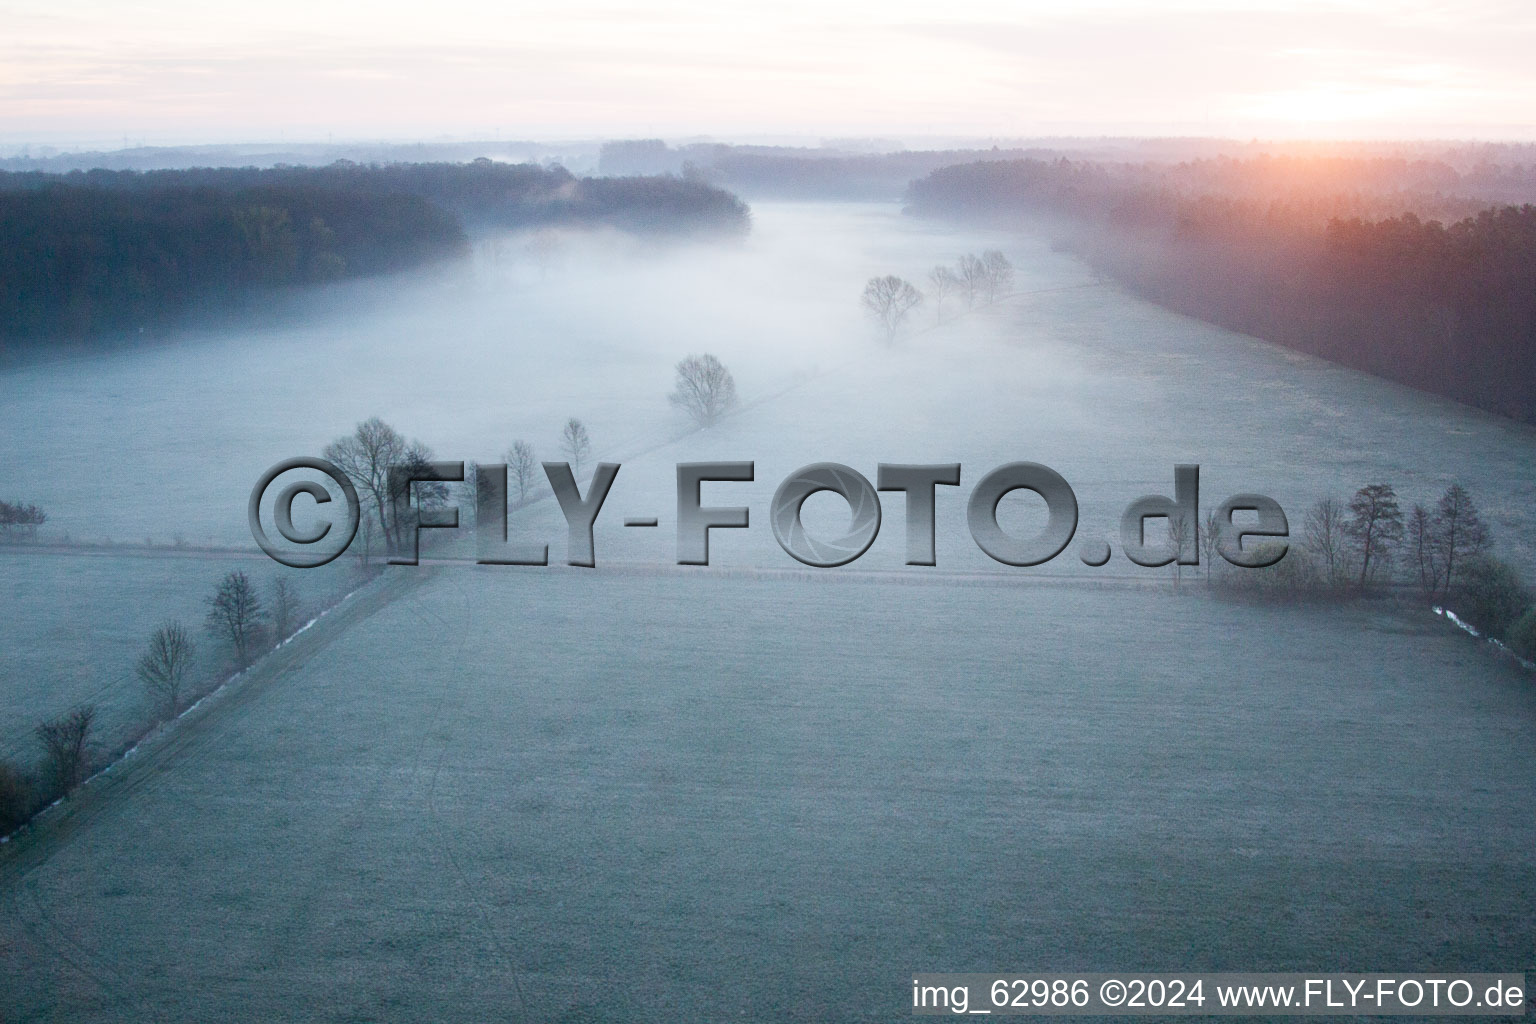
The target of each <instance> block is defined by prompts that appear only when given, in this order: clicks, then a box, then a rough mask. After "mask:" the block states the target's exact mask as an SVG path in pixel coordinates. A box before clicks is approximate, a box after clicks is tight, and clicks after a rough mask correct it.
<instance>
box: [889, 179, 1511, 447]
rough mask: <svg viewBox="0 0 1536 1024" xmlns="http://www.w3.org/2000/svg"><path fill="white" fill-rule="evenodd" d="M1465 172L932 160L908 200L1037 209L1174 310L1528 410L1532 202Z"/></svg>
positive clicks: (991, 210)
mask: <svg viewBox="0 0 1536 1024" xmlns="http://www.w3.org/2000/svg"><path fill="white" fill-rule="evenodd" d="M1488 177H1489V175H1487V174H1484V178H1485V179H1486V178H1488ZM1495 180H1498V179H1495ZM1502 180H1503V181H1504V183H1505V185H1506V187H1509V186H1510V183H1511V182H1512V181H1513V182H1518V181H1520V180H1523V178H1522V177H1521V176H1519V175H1515V176H1513V177H1511V176H1508V175H1506V176H1505V178H1504V179H1502ZM1459 183H1460V176H1459V175H1457V174H1456V172H1454V171H1451V170H1450V169H1449V168H1446V167H1444V166H1443V165H1436V164H1433V163H1415V162H1410V161H1403V160H1388V159H1383V160H1347V159H1339V160H1325V161H1306V160H1287V161H1277V160H1270V159H1263V160H1251V161H1232V160H1219V161H1196V162H1194V163H1191V164H1184V165H1179V166H1177V167H1173V168H1164V169H1158V168H1149V167H1135V168H1130V167H1117V166H1106V165H1098V164H1091V163H1081V162H1071V161H1064V160H1059V161H1051V162H1047V161H1036V160H1019V161H987V162H979V163H972V164H968V165H964V166H957V167H948V168H943V169H940V170H937V171H935V172H933V173H932V174H930V175H928V176H927V177H925V178H923V179H921V180H919V181H915V182H913V184H912V186H911V188H910V189H909V191H908V200H909V203H910V208H911V209H912V210H913V211H914V212H916V213H920V214H928V215H951V216H955V215H958V216H966V217H984V218H986V219H988V220H991V221H993V222H998V221H999V220H1001V221H1002V222H1004V223H1006V222H1008V221H1009V220H1010V219H1019V218H1033V219H1039V218H1045V219H1047V220H1048V221H1049V226H1050V228H1051V229H1052V230H1054V231H1055V232H1057V233H1058V234H1059V235H1060V236H1061V237H1062V238H1063V239H1064V244H1065V245H1066V246H1067V247H1068V248H1070V249H1071V250H1072V251H1074V252H1076V253H1078V254H1079V255H1081V256H1082V257H1083V258H1085V259H1086V260H1088V261H1089V262H1090V263H1091V264H1092V265H1093V266H1094V267H1095V268H1097V269H1099V270H1101V271H1102V272H1104V273H1106V274H1108V275H1109V276H1111V277H1113V278H1114V279H1116V280H1118V281H1120V282H1121V283H1123V284H1125V285H1126V286H1128V287H1130V288H1132V289H1133V290H1135V291H1136V292H1138V293H1139V294H1141V295H1143V296H1145V297H1147V298H1149V299H1152V300H1154V301H1156V302H1158V303H1161V304H1162V305H1165V306H1167V307H1168V308H1170V309H1174V310H1177V311H1178V312H1181V313H1185V314H1188V315H1191V316H1196V317H1200V318H1201V319H1205V320H1209V321H1211V322H1213V323H1218V324H1221V325H1223V326H1225V327H1230V328H1232V329H1234V330H1239V331H1243V332H1245V333H1248V334H1252V335H1255V336H1257V337H1261V338H1265V339H1267V340H1270V341H1274V342H1277V343H1279V344H1283V345H1287V346H1289V347H1292V348H1296V349H1299V350H1301V351H1304V352H1309V353H1312V354H1314V355H1318V356H1322V357H1324V358H1327V359H1330V360H1333V361H1336V362H1339V363H1342V364H1344V365H1347V366H1352V367H1355V368H1358V369H1361V370H1366V371H1368V372H1371V373H1375V374H1378V375H1380V376H1383V377H1387V378H1389V379H1392V380H1396V381H1400V382H1402V383H1405V384H1410V385H1413V386H1415V387H1419V388H1422V389H1424V390H1426V391H1431V392H1434V393H1437V394H1441V395H1446V396H1448V397H1451V398H1455V399H1458V400H1460V401H1463V402H1467V403H1469V404H1472V405H1476V406H1480V407H1482V408H1485V409H1489V410H1492V411H1494V412H1499V413H1503V414H1505V415H1508V416H1512V417H1515V418H1517V419H1522V420H1525V421H1526V422H1532V423H1536V206H1532V205H1528V204H1527V205H1520V206H1510V205H1504V206H1496V207H1489V206H1488V205H1487V203H1486V202H1480V201H1478V200H1476V199H1470V198H1466V197H1464V196H1462V195H1459V194H1457V191H1456V186H1457V185H1458V184H1459Z"/></svg>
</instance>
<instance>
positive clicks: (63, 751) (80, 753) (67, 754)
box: [36, 704, 96, 796]
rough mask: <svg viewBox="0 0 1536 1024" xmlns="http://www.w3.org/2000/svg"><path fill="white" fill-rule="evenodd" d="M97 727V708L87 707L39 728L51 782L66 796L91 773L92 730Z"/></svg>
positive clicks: (57, 790)
mask: <svg viewBox="0 0 1536 1024" xmlns="http://www.w3.org/2000/svg"><path fill="white" fill-rule="evenodd" d="M95 724H96V705H94V704H85V705H82V706H80V707H77V708H75V709H74V710H73V711H70V712H68V713H67V714H64V715H60V716H59V717H58V718H51V719H49V720H48V721H46V722H43V723H42V724H41V725H39V726H38V727H37V732H36V735H37V741H38V742H39V743H41V744H42V745H43V757H44V765H45V768H46V771H47V773H48V778H49V781H50V782H52V784H53V786H54V787H55V791H56V792H58V793H60V794H61V795H63V796H68V795H69V794H70V793H73V792H74V791H75V789H76V788H77V787H78V786H79V785H80V783H82V782H84V781H85V779H86V776H88V775H89V774H90V770H91V729H92V728H93V727H94V726H95Z"/></svg>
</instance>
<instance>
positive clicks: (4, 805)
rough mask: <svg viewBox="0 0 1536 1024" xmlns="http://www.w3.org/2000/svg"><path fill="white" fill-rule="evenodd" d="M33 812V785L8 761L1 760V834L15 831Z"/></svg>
mask: <svg viewBox="0 0 1536 1024" xmlns="http://www.w3.org/2000/svg"><path fill="white" fill-rule="evenodd" d="M31 812H32V787H31V785H30V784H29V783H28V781H27V777H26V776H25V775H23V774H22V773H21V772H19V771H17V770H16V767H15V766H14V765H12V764H11V763H10V762H8V761H0V835H7V834H9V833H11V832H13V831H14V830H15V829H16V827H17V826H19V825H20V824H21V823H22V822H24V821H26V820H27V818H28V817H30V816H31Z"/></svg>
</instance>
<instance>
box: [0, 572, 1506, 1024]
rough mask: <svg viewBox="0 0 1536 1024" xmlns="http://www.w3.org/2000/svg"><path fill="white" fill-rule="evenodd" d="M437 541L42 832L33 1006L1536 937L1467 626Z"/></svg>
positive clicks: (395, 1000) (608, 1012) (734, 989)
mask: <svg viewBox="0 0 1536 1024" xmlns="http://www.w3.org/2000/svg"><path fill="white" fill-rule="evenodd" d="M415 572H417V573H419V574H422V575H411V574H410V573H409V572H408V573H406V574H397V575H396V576H395V578H394V580H393V581H391V582H390V583H388V584H387V585H386V589H387V588H388V587H389V586H397V585H400V583H401V581H403V580H406V579H407V578H408V577H409V581H410V582H417V581H418V580H419V581H421V582H424V583H425V586H422V587H420V588H418V589H414V590H412V591H411V592H409V593H405V594H403V595H402V596H400V597H399V598H398V599H396V600H394V601H393V603H388V604H384V603H383V602H382V601H378V602H376V603H375V604H372V605H370V604H366V603H365V604H362V605H360V606H359V607H357V608H355V609H351V610H348V611H346V612H344V613H342V614H339V615H338V616H336V617H334V621H328V622H326V623H323V624H322V626H321V627H317V629H316V630H313V631H311V633H310V634H306V637H305V638H304V639H303V641H301V642H300V643H296V644H295V645H292V647H293V648H294V650H293V652H292V653H291V654H287V655H285V656H284V658H283V660H281V661H280V662H277V663H274V664H271V665H268V666H266V667H265V668H264V669H263V671H262V672H261V673H258V675H257V677H256V678H254V679H252V680H250V681H248V682H247V683H245V684H242V685H243V686H244V687H245V689H243V690H240V691H237V692H236V693H235V694H234V695H233V696H232V697H231V698H230V699H229V700H228V701H226V702H225V703H224V704H223V705H222V706H220V707H217V708H215V709H214V711H212V712H210V713H209V714H208V715H207V716H206V717H204V718H202V719H200V720H198V721H196V722H193V723H190V724H189V726H188V728H186V729H185V730H183V731H182V732H181V733H180V734H179V735H177V736H176V737H175V739H174V740H173V742H171V743H170V744H168V745H167V746H166V747H165V748H164V749H161V750H158V751H156V752H152V753H150V754H149V755H147V756H145V757H144V758H143V759H142V760H140V761H138V763H136V764H131V766H130V767H129V768H128V769H127V770H126V772H125V773H123V774H122V775H121V776H120V777H119V778H118V779H115V780H113V782H112V783H111V784H109V785H108V786H106V787H102V788H101V790H100V791H99V792H97V793H92V794H89V795H88V796H86V797H83V798H82V799H81V801H80V804H81V806H80V807H79V808H77V809H76V810H77V816H78V818H79V819H80V820H79V821H78V822H76V823H74V824H70V823H65V825H64V827H62V828H60V829H59V830H58V831H59V833H60V834H59V835H57V836H54V837H52V838H46V839H43V840H33V841H23V842H21V843H17V844H13V847H15V848H14V849H12V850H11V851H9V852H8V853H7V854H6V857H7V858H8V859H5V860H3V861H0V864H3V866H0V879H3V891H4V893H5V902H6V905H7V906H6V913H5V914H4V915H3V916H0V920H3V921H4V922H5V923H4V924H3V925H0V928H3V931H0V944H3V945H0V948H3V949H4V950H5V956H4V960H3V965H4V972H5V974H4V979H5V980H4V990H5V991H6V992H7V999H6V1003H7V1006H8V1007H9V1011H8V1013H7V1020H14V1021H32V1020H66V1019H67V1020H74V1021H85V1020H119V1019H124V1018H142V1019H156V1018H162V1019H178V1020H183V1019H184V1020H193V1019H196V1020H201V1021H217V1020H249V1019H253V1018H259V1019H262V1020H268V1021H281V1020H404V1019H409V1020H463V1021H480V1020H491V1019H497V1020H501V1019H508V1020H522V1019H527V1020H572V1021H575V1020H584V1021H585V1020H614V1021H621V1020H622V1021H632V1020H634V1021H648V1020H655V1021H673V1020H699V1019H745V1020H888V1019H891V1018H892V1017H895V1016H898V1015H904V1013H905V1010H904V1009H903V1002H902V1001H903V999H904V998H907V997H908V993H907V988H906V986H907V981H906V980H905V979H906V974H907V973H908V972H911V971H917V970H930V971H939V970H944V971H961V970H991V969H1064V970H1065V969H1073V970H1093V969H1105V970H1109V969H1116V970H1128V969H1147V970H1150V969H1174V968H1211V969H1233V970H1236V969H1252V970H1279V969H1307V968H1314V969H1325V968H1326V969H1335V970H1376V969H1393V970H1406V969H1410V968H1422V969H1437V970H1445V969H1453V968H1469V969H1470V968H1478V969H1520V968H1522V967H1525V966H1528V965H1529V964H1530V961H1531V951H1532V949H1533V948H1536V922H1533V921H1532V919H1531V917H1530V915H1529V913H1528V910H1529V906H1530V902H1531V899H1532V896H1533V895H1536V859H1533V857H1532V853H1531V851H1532V849H1533V848H1536V847H1533V841H1536V821H1533V819H1532V818H1531V816H1530V815H1529V814H1528V813H1526V811H1527V810H1528V808H1529V807H1530V806H1531V805H1532V801H1533V798H1536V776H1533V774H1532V773H1531V771H1530V770H1529V765H1530V730H1529V722H1530V721H1531V717H1532V714H1533V713H1536V693H1533V691H1532V688H1531V687H1530V685H1529V681H1528V680H1527V679H1526V678H1524V677H1522V676H1520V675H1519V674H1518V673H1517V672H1516V671H1515V670H1512V669H1511V668H1510V667H1508V666H1507V665H1506V664H1505V663H1504V662H1503V661H1500V660H1498V659H1496V658H1494V657H1492V656H1491V655H1490V654H1489V653H1488V652H1487V650H1486V649H1485V648H1482V647H1481V646H1480V645H1478V644H1476V643H1475V642H1473V641H1471V640H1470V639H1469V638H1467V637H1465V636H1463V635H1460V634H1458V633H1457V632H1456V631H1454V630H1453V629H1452V628H1450V627H1448V626H1444V625H1442V624H1441V623H1438V622H1436V621H1434V620H1432V619H1418V618H1414V619H1411V620H1406V619H1401V618H1398V617H1397V616H1395V615H1394V614H1392V613H1390V612H1388V611H1386V610H1383V609H1377V608H1371V607H1355V608H1351V609H1348V610H1345V611H1339V610H1337V609H1327V610H1299V609H1296V608H1285V609H1269V608H1263V607H1255V606H1244V605H1237V606H1234V605H1230V604H1221V603H1216V602H1213V601H1211V600H1208V599H1206V598H1205V597H1204V596H1203V595H1202V594H1200V592H1199V591H1198V590H1196V589H1195V588H1186V590H1185V592H1184V594H1183V595H1181V596H1177V597H1176V596H1174V595H1172V594H1170V593H1168V592H1167V591H1163V590H1159V591H1148V590H1146V589H1145V588H1139V587H1121V588H1108V589H1106V588H1100V587H1090V586H1087V585H1084V584H1079V583H1071V582H1059V583H1051V582H1034V583H1030V584H1022V585H1018V586H1012V587H996V586H955V585H952V586H949V587H946V588H943V589H942V590H941V589H939V588H934V587H927V586H888V585H880V584H879V583H874V582H865V581H859V582H855V581H852V580H848V581H831V582H825V583H816V582H805V581H794V580H775V579H756V580H754V579H745V578H738V577H731V576H718V577H716V576H711V575H709V574H708V573H707V572H706V573H691V574H684V573H678V574H664V575H652V576H641V575H627V574H624V573H619V572H604V571H602V570H599V571H598V572H597V573H595V574H585V575H583V574H579V573H576V572H573V571H568V570H548V571H542V572H541V571H520V570H489V569H468V568H465V569H453V568H445V569H440V570H426V569H424V570H419V571H415ZM425 574H434V575H431V576H430V578H427V576H426V575H425ZM941 593H942V595H943V600H935V597H936V596H937V595H939V594H941ZM1196 635H1198V636H1199V637H1200V639H1199V640H1198V641H1197V640H1194V639H1192V637H1194V636H1196ZM1451 710H1454V713H1448V711H1451Z"/></svg>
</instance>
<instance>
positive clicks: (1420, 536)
mask: <svg viewBox="0 0 1536 1024" xmlns="http://www.w3.org/2000/svg"><path fill="white" fill-rule="evenodd" d="M1408 543H1409V545H1410V546H1411V547H1412V548H1413V557H1414V563H1415V564H1416V565H1417V566H1418V570H1419V589H1420V590H1422V591H1424V594H1425V595H1426V596H1428V597H1433V596H1434V594H1435V592H1436V591H1437V590H1438V589H1439V588H1440V565H1439V561H1438V560H1437V559H1436V558H1435V526H1434V520H1433V519H1432V518H1431V516H1430V514H1429V509H1427V508H1425V507H1424V506H1423V505H1415V506H1413V511H1412V512H1410V513H1408Z"/></svg>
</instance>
